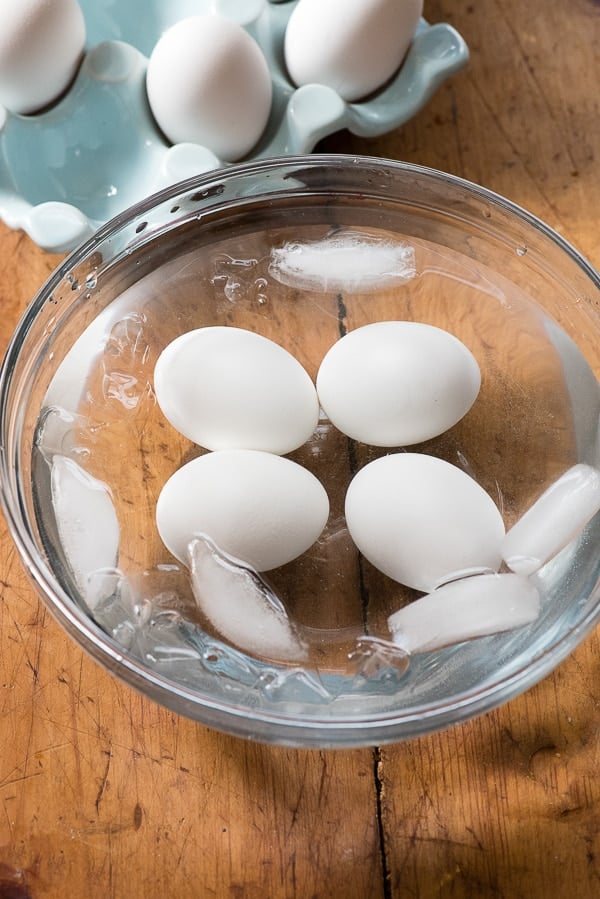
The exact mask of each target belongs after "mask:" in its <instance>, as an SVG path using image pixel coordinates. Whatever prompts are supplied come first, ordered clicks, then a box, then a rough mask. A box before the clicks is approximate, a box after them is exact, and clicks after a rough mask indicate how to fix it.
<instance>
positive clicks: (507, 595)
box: [388, 574, 540, 653]
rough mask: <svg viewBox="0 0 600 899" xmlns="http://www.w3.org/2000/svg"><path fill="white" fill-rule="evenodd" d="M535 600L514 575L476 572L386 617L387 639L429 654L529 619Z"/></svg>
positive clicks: (536, 596) (535, 593) (531, 589)
mask: <svg viewBox="0 0 600 899" xmlns="http://www.w3.org/2000/svg"><path fill="white" fill-rule="evenodd" d="M539 611H540V597H539V593H538V590H537V588H536V586H535V584H533V583H532V581H530V580H529V579H528V578H526V577H523V576H522V575H520V574H479V575H474V576H473V577H468V578H462V579H460V580H457V581H451V582H450V583H448V584H444V585H443V586H442V587H438V588H437V589H436V590H433V591H432V592H431V593H427V594H425V595H424V596H421V597H420V598H419V599H416V600H414V602H411V603H409V605H407V606H404V608H402V609H400V610H399V611H398V612H394V614H393V615H390V617H389V618H388V626H389V629H390V631H391V634H392V640H393V642H394V643H395V644H396V645H397V646H400V647H401V649H403V650H404V651H405V652H407V653H417V652H429V651H430V650H433V649H441V648H442V647H444V646H450V645H451V644H453V643H462V642H463V641H464V640H471V639H473V638H475V637H484V636H487V635H489V634H496V633H499V632H501V631H506V630H512V629H513V628H516V627H523V626H524V625H526V624H530V623H531V622H532V621H535V619H536V618H537V616H538V614H539Z"/></svg>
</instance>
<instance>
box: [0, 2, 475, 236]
mask: <svg viewBox="0 0 600 899" xmlns="http://www.w3.org/2000/svg"><path fill="white" fill-rule="evenodd" d="M296 3H297V0H283V2H282V0H177V2H172V3H170V4H167V3H166V2H165V0H152V2H150V3H144V4H142V3H140V2H138V3H135V2H129V3H126V4H125V3H122V4H118V3H116V2H114V0H100V2H99V0H81V7H82V10H83V14H84V18H85V22H86V31H87V50H86V53H85V56H84V59H83V62H82V65H81V67H80V69H79V72H78V74H77V76H76V78H75V80H74V82H73V83H72V85H71V86H70V88H69V89H68V91H67V92H66V93H65V95H64V96H63V97H62V98H61V99H59V101H58V102H57V103H55V104H54V105H53V106H52V107H51V108H49V109H47V110H46V111H43V112H41V113H39V114H37V115H28V116H24V115H16V114H13V113H11V112H8V111H7V110H5V109H4V108H3V107H0V218H2V220H3V221H4V222H5V223H6V224H7V225H8V226H9V227H10V228H14V229H22V230H23V231H25V232H26V233H27V234H28V235H29V237H30V238H31V239H32V240H33V241H34V242H35V243H37V244H38V245H39V246H40V247H41V248H42V249H44V250H48V251H50V252H55V253H63V252H67V251H69V250H71V249H73V248H74V247H76V246H77V245H78V244H79V243H81V242H82V241H83V240H85V239H86V238H88V237H89V236H91V235H92V234H93V233H94V232H95V231H96V230H97V229H98V228H99V227H100V226H101V225H102V224H104V223H105V222H106V221H108V220H109V219H111V218H112V217H113V216H115V215H117V214H119V213H120V212H122V211H123V210H124V209H126V208H127V207H129V206H131V205H133V204H134V203H137V202H139V201H140V200H141V199H143V198H144V197H146V196H149V195H150V194H153V193H155V192H156V191H158V190H161V189H162V188H165V187H168V186H169V185H171V184H174V183H177V182H178V181H183V180H185V179H187V178H190V177H193V176H195V175H199V174H203V173H205V172H208V171H211V170H214V169H219V168H222V167H224V166H226V165H228V163H226V162H224V161H223V160H221V159H219V158H217V157H216V156H215V155H214V153H212V152H211V150H209V149H208V148H207V147H204V146H200V145H198V144H191V143H179V144H175V145H171V144H170V143H169V142H168V141H167V139H166V138H165V137H164V135H163V134H162V133H161V131H160V130H159V129H158V127H157V125H156V123H155V121H154V119H153V116H152V113H151V112H150V108H149V105H148V101H147V98H146V88H145V77H146V67H147V62H148V57H149V55H150V53H151V52H152V48H153V46H154V44H155V43H156V41H157V40H158V38H159V37H160V34H161V33H162V32H163V31H164V30H165V29H166V28H168V27H170V26H171V25H173V24H175V22H177V21H179V20H181V19H182V18H185V17H187V16H191V15H194V14H196V15H198V14H208V13H219V14H221V15H223V16H226V17H228V18H230V19H232V20H233V21H235V22H237V23H238V24H240V25H241V26H242V27H244V28H245V29H246V30H247V31H248V33H249V34H250V35H251V36H252V37H253V38H254V39H255V40H256V41H257V43H258V44H259V46H260V47H261V49H262V51H263V53H264V54H265V57H266V59H267V62H268V65H269V68H270V71H271V75H272V83H273V103H272V108H271V114H270V118H269V120H268V122H267V126H266V128H265V131H264V132H263V134H262V136H261V138H260V140H259V142H258V143H257V145H256V146H255V147H254V149H253V150H252V152H251V153H250V154H249V156H248V157H247V159H261V158H265V157H273V156H282V155H300V154H305V153H310V152H312V150H313V149H314V147H315V145H316V144H317V143H318V142H319V141H320V140H321V139H322V138H324V137H326V136H328V135H330V134H333V133H335V132H336V131H340V130H342V129H344V128H346V129H348V130H349V131H351V132H352V133H353V134H355V135H357V136H359V137H374V136H378V135H381V134H384V133H385V132H387V131H390V130H393V129H394V128H397V127H399V126H400V125H402V124H403V123H404V122H405V121H407V120H408V119H410V118H411V117H412V116H414V115H416V113H417V112H418V111H419V110H420V109H421V108H422V107H424V106H425V104H426V103H427V102H428V101H429V99H430V97H431V96H432V95H433V93H434V92H435V91H436V90H437V88H438V87H439V85H440V84H441V83H442V82H443V81H444V80H445V79H446V78H448V77H449V76H450V75H452V74H453V73H455V72H457V71H458V70H460V69H461V68H462V67H463V66H464V65H465V64H466V62H467V60H468V56H469V51H468V48H467V46H466V44H465V42H464V40H463V39H462V37H461V36H460V34H458V32H457V31H456V30H455V29H454V28H452V27H451V26H450V25H447V24H445V23H438V24H435V25H429V24H428V23H427V22H425V21H424V20H423V19H422V20H421V21H420V23H419V26H418V28H417V31H416V34H415V37H414V40H413V43H412V44H411V47H410V48H409V51H408V53H407V55H406V57H405V59H404V62H403V64H402V66H401V68H400V69H399V71H398V72H397V74H396V75H395V76H394V78H393V79H392V80H391V81H390V82H389V83H388V84H387V85H386V86H385V87H384V88H383V89H382V90H380V91H378V92H377V93H375V94H373V95H371V96H370V97H369V98H368V99H367V100H365V101H363V102H358V103H347V102H345V101H344V100H342V99H341V97H340V96H339V94H337V93H336V92H335V91H334V90H332V89H331V88H329V87H326V86H324V85H320V84H309V85H305V86H303V87H300V88H295V87H294V86H293V85H292V83H291V82H290V80H289V78H288V76H287V73H286V69H285V64H284V60H283V39H284V35H285V30H286V26H287V22H288V20H289V17H290V15H291V13H292V10H293V9H294V7H295V6H296Z"/></svg>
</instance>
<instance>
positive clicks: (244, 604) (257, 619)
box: [189, 537, 306, 661]
mask: <svg viewBox="0 0 600 899" xmlns="http://www.w3.org/2000/svg"><path fill="white" fill-rule="evenodd" d="M189 561H190V571H191V576H192V589H193V592H194V596H195V598H196V602H197V603H198V606H199V608H200V609H201V611H202V612H203V613H204V615H206V617H207V618H208V620H209V621H210V622H211V624H212V625H213V627H214V628H215V630H216V631H218V633H219V634H220V635H221V636H222V637H224V638H225V639H226V640H229V641H231V643H233V644H235V646H237V647H239V648H240V649H243V650H246V651H247V652H250V653H253V654H255V655H262V656H266V657H268V658H272V659H281V660H286V661H287V660H291V659H293V660H296V661H298V660H301V659H304V658H306V646H305V644H304V642H303V641H302V640H301V639H300V637H299V636H298V634H297V633H296V630H295V628H294V626H293V625H292V623H291V622H290V620H289V618H288V616H287V613H286V611H285V609H284V607H283V605H282V604H281V602H280V600H279V599H278V597H277V596H276V595H275V594H274V593H273V591H272V590H271V589H270V588H269V586H268V584H267V583H266V582H265V581H264V580H263V579H262V578H261V577H260V576H259V575H258V574H257V573H256V572H255V571H253V570H252V569H251V568H248V567H247V566H245V565H244V564H243V563H240V562H239V561H238V560H236V559H233V558H232V557H231V556H229V555H227V554H226V553H224V552H222V551H221V550H219V549H218V548H217V547H216V546H215V544H214V543H213V542H212V540H210V538H208V537H198V538H197V539H194V540H193V541H192V542H191V544H190V546H189Z"/></svg>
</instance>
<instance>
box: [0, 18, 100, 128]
mask: <svg viewBox="0 0 600 899" xmlns="http://www.w3.org/2000/svg"><path fill="white" fill-rule="evenodd" d="M0 19H1V21H2V25H1V26H0V103H1V104H2V105H3V106H5V107H6V108H7V109H10V110H11V111H12V112H16V113H22V114H28V113H32V112H37V110H39V109H42V108H43V107H44V106H47V105H48V104H50V103H51V102H52V101H53V100H56V99H57V97H59V96H60V95H61V94H62V93H63V91H65V90H66V88H67V87H68V86H69V84H70V83H71V81H72V79H73V78H74V76H75V74H76V72H77V69H78V67H79V63H80V62H81V57H82V54H83V49H84V44H85V22H84V19H83V13H82V11H81V9H80V7H79V4H78V3H77V0H1V2H0Z"/></svg>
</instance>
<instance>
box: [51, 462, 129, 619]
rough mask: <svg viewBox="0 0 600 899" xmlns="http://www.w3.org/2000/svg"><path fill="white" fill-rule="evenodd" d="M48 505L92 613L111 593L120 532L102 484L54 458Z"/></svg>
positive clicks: (108, 497) (80, 588)
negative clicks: (104, 597) (108, 591)
mask: <svg viewBox="0 0 600 899" xmlns="http://www.w3.org/2000/svg"><path fill="white" fill-rule="evenodd" d="M51 489H52V505H53V508H54V515H55V519H56V526H57V529H58V536H59V538H60V542H61V545H62V548H63V551H64V554H65V558H66V560H67V563H68V565H69V567H70V569H71V571H72V573H73V578H74V580H75V583H76V585H77V587H78V589H79V590H80V591H81V595H82V597H83V599H84V600H85V602H86V603H87V605H88V607H89V608H90V609H92V610H93V609H94V608H95V607H96V605H97V604H98V602H99V601H100V599H102V597H103V596H104V595H105V592H106V591H105V587H104V578H103V577H102V571H106V580H107V584H108V585H109V586H108V587H107V589H109V590H112V589H113V581H114V576H113V570H114V568H115V567H116V564H117V558H118V554H119V540H120V528H119V522H118V519H117V514H116V512H115V508H114V506H113V502H112V499H111V496H110V493H109V491H108V488H107V486H106V484H104V483H102V482H101V481H98V480H97V479H96V478H94V477H92V475H90V474H89V473H88V472H87V471H85V470H84V469H83V468H82V467H81V466H80V465H78V464H77V462H75V461H74V460H73V459H69V458H68V457H67V456H61V455H55V456H54V457H53V459H52V471H51Z"/></svg>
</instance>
